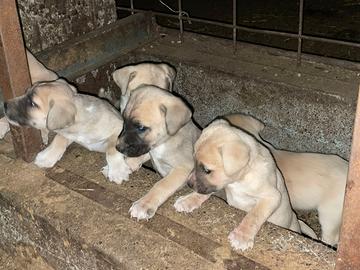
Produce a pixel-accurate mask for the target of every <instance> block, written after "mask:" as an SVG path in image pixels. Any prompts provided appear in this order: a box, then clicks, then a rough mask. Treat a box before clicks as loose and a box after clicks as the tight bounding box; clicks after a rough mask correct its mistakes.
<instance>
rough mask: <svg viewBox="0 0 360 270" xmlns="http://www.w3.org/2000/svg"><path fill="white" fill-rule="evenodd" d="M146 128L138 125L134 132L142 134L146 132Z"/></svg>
mask: <svg viewBox="0 0 360 270" xmlns="http://www.w3.org/2000/svg"><path fill="white" fill-rule="evenodd" d="M147 129H148V128H147V127H145V126H143V125H138V126H137V127H136V130H137V131H138V132H144V131H145V130H147Z"/></svg>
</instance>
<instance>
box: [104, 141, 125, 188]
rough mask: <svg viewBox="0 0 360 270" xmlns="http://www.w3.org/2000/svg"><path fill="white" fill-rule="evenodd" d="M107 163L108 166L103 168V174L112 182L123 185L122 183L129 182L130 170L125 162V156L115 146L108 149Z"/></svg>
mask: <svg viewBox="0 0 360 270" xmlns="http://www.w3.org/2000/svg"><path fill="white" fill-rule="evenodd" d="M106 161H107V165H106V166H105V167H104V168H102V173H103V175H104V176H105V177H107V178H108V179H109V180H110V181H111V182H115V183H116V184H121V183H122V181H124V180H125V181H127V180H129V174H130V173H131V171H130V168H129V166H128V165H127V164H126V162H125V157H124V155H123V154H121V153H120V152H118V151H117V150H116V148H115V146H113V147H109V148H108V150H107V152H106Z"/></svg>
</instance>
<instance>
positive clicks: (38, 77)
mask: <svg viewBox="0 0 360 270" xmlns="http://www.w3.org/2000/svg"><path fill="white" fill-rule="evenodd" d="M26 56H27V62H28V66H29V72H30V79H31V84H34V83H36V82H41V81H53V80H56V79H57V78H58V75H57V74H56V73H55V72H53V71H51V70H49V69H48V68H46V67H45V66H44V65H43V64H42V63H40V62H39V60H37V59H36V58H35V56H34V55H33V54H32V53H31V52H30V51H29V50H28V49H26ZM9 130H10V126H9V123H8V121H7V120H6V118H5V117H3V118H1V119H0V139H2V138H4V136H5V135H6V133H7V132H8V131H9ZM40 131H41V137H42V141H43V143H44V144H45V145H46V144H48V135H49V131H48V130H47V129H46V128H45V129H41V130H40Z"/></svg>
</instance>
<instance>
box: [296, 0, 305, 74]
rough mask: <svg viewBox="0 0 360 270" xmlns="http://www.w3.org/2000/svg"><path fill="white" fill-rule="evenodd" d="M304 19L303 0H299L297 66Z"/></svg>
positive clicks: (299, 58)
mask: <svg viewBox="0 0 360 270" xmlns="http://www.w3.org/2000/svg"><path fill="white" fill-rule="evenodd" d="M303 19H304V0H300V1H299V30H298V48H297V62H296V63H297V66H298V67H299V66H300V65H301V47H302V29H303Z"/></svg>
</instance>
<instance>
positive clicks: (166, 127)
mask: <svg viewBox="0 0 360 270" xmlns="http://www.w3.org/2000/svg"><path fill="white" fill-rule="evenodd" d="M123 117H124V128H123V131H122V133H121V135H120V137H119V139H118V143H117V146H116V148H117V149H118V150H119V151H120V152H121V153H122V154H124V155H126V156H129V157H138V156H141V155H143V154H145V153H149V158H151V161H152V163H153V165H154V168H155V169H156V171H157V172H158V173H159V174H160V175H161V176H162V177H163V178H162V179H161V180H160V181H159V182H157V183H156V184H155V185H154V187H153V188H152V189H151V190H150V191H149V192H148V193H147V194H146V195H145V196H144V197H142V198H141V199H139V200H138V201H136V202H135V203H134V204H133V205H132V207H131V208H130V214H131V216H132V217H135V218H137V219H149V218H151V217H152V216H153V215H154V214H155V212H156V210H157V208H158V207H159V206H160V205H161V204H162V203H164V202H165V201H166V200H167V199H168V198H169V197H170V196H171V195H172V194H174V193H175V191H176V190H177V189H179V188H180V187H182V186H183V185H184V184H185V183H186V179H187V176H188V175H189V173H190V171H191V170H192V168H193V163H194V160H193V145H194V143H195V141H196V139H197V138H198V136H199V134H200V130H199V129H198V128H197V127H196V126H195V124H194V123H193V122H192V120H191V117H192V113H191V111H190V109H189V108H188V107H187V106H186V104H185V103H184V102H183V101H182V100H181V99H180V98H178V97H176V96H174V95H172V94H171V93H169V92H167V91H164V90H162V89H160V88H158V87H155V86H150V85H144V86H140V87H139V88H137V89H136V90H134V91H133V92H132V94H131V96H130V98H129V101H128V103H127V105H126V108H125V111H124V113H123Z"/></svg>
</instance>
